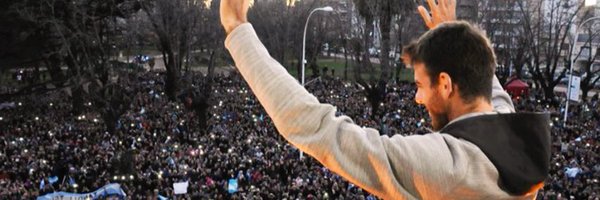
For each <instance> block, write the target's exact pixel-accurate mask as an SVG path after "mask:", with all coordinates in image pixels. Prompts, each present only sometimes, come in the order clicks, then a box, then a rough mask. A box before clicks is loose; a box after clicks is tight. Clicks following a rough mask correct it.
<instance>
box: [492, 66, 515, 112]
mask: <svg viewBox="0 0 600 200" xmlns="http://www.w3.org/2000/svg"><path fill="white" fill-rule="evenodd" d="M492 81H493V83H492V106H493V107H494V111H496V112H499V113H514V112H515V107H514V106H513V102H512V99H511V98H510V96H509V95H508V93H506V91H504V88H502V85H500V81H499V80H498V77H496V75H494V80H492Z"/></svg>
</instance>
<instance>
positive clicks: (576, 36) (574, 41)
mask: <svg viewBox="0 0 600 200" xmlns="http://www.w3.org/2000/svg"><path fill="white" fill-rule="evenodd" d="M586 5H587V1H586ZM597 19H600V16H596V17H591V18H589V19H587V20H585V21H583V22H581V24H579V26H575V36H574V37H573V43H572V44H571V64H570V65H569V84H568V85H567V102H566V105H565V116H564V120H563V125H565V126H566V125H567V116H568V114H569V101H570V98H571V84H572V81H573V64H574V63H575V62H574V61H575V56H574V55H573V54H574V53H575V45H576V44H577V40H578V39H579V33H577V29H579V27H581V26H583V25H584V24H585V23H588V22H591V21H592V20H597Z"/></svg>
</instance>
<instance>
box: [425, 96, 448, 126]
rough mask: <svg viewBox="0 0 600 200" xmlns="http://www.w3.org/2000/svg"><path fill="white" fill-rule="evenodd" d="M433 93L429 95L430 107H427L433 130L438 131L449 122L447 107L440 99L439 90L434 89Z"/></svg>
mask: <svg viewBox="0 0 600 200" xmlns="http://www.w3.org/2000/svg"><path fill="white" fill-rule="evenodd" d="M434 92H435V94H434V95H433V96H432V97H431V100H430V101H429V102H431V104H430V105H431V106H432V107H431V108H429V116H430V117H431V126H432V128H433V131H439V130H441V129H442V128H444V126H446V125H447V124H448V122H449V120H448V109H447V108H446V106H445V103H444V102H443V101H442V97H441V95H440V93H439V92H437V91H434Z"/></svg>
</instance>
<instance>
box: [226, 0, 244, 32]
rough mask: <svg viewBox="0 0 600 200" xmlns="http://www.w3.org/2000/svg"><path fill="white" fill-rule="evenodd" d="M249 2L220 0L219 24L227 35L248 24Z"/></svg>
mask: <svg viewBox="0 0 600 200" xmlns="http://www.w3.org/2000/svg"><path fill="white" fill-rule="evenodd" d="M249 7H250V0H221V24H222V25H223V28H225V32H226V33H227V34H229V33H231V31H233V29H235V28H237V27H238V26H239V25H241V24H243V23H246V22H248V17H247V15H248V8H249Z"/></svg>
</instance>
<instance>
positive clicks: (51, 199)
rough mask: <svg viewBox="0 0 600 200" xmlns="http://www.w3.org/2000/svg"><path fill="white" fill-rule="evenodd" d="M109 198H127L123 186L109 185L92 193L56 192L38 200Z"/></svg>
mask: <svg viewBox="0 0 600 200" xmlns="http://www.w3.org/2000/svg"><path fill="white" fill-rule="evenodd" d="M107 196H118V197H120V198H125V197H126V196H127V195H126V194H125V192H124V191H123V189H121V185H119V184H117V183H112V184H108V185H106V186H104V187H102V188H100V189H98V190H96V191H94V192H90V193H82V194H78V193H69V192H54V193H51V194H47V195H44V196H39V197H38V198H37V200H58V199H61V200H64V199H69V200H80V199H81V200H84V199H99V198H103V197H107Z"/></svg>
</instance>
